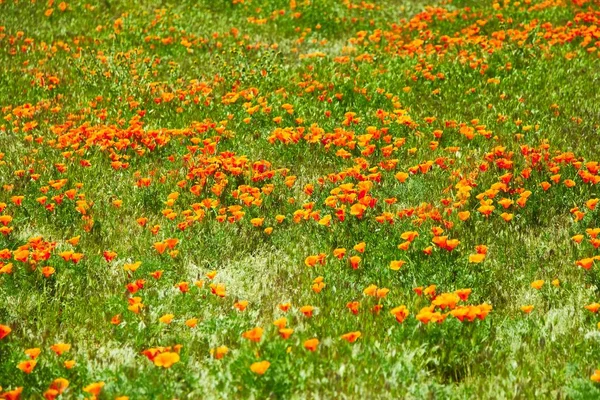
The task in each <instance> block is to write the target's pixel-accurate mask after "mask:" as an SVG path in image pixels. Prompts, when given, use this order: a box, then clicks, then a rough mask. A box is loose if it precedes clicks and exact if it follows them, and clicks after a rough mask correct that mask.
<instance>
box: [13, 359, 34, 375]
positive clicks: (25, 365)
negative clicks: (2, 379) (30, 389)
mask: <svg viewBox="0 0 600 400" xmlns="http://www.w3.org/2000/svg"><path fill="white" fill-rule="evenodd" d="M36 364H37V361H36V360H27V361H21V362H20V363H19V364H17V368H19V369H20V370H21V371H23V372H24V373H26V374H30V373H31V372H32V371H33V369H34V368H35V366H36Z"/></svg>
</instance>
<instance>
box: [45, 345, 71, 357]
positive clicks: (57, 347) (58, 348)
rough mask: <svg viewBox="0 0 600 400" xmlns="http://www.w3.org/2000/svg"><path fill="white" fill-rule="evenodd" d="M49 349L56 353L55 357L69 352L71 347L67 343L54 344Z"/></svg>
mask: <svg viewBox="0 0 600 400" xmlns="http://www.w3.org/2000/svg"><path fill="white" fill-rule="evenodd" d="M50 349H51V350H52V351H53V352H55V353H56V355H57V356H60V355H62V354H63V353H65V352H67V351H69V350H71V345H70V344H67V343H56V344H53V345H52V346H50Z"/></svg>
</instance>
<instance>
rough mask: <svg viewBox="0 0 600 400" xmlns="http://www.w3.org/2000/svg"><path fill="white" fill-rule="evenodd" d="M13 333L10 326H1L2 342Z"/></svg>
mask: <svg viewBox="0 0 600 400" xmlns="http://www.w3.org/2000/svg"><path fill="white" fill-rule="evenodd" d="M11 332H12V329H10V327H9V326H6V325H0V340H2V339H4V338H5V337H7V336H8V335H9V334H10V333H11Z"/></svg>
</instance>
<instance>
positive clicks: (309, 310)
mask: <svg viewBox="0 0 600 400" xmlns="http://www.w3.org/2000/svg"><path fill="white" fill-rule="evenodd" d="M314 309H315V308H314V307H313V306H302V307H300V312H301V313H302V314H304V316H305V317H309V318H310V317H312V315H313V311H314Z"/></svg>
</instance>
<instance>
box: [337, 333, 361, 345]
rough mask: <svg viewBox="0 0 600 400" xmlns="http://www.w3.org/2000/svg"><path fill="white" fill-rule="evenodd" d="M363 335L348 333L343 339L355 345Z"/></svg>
mask: <svg viewBox="0 0 600 400" xmlns="http://www.w3.org/2000/svg"><path fill="white" fill-rule="evenodd" d="M361 335H362V334H361V333H360V331H355V332H348V333H345V334H343V335H342V336H341V338H342V339H343V340H345V341H347V342H348V343H354V342H356V340H357V339H358V338H360V337H361Z"/></svg>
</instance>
